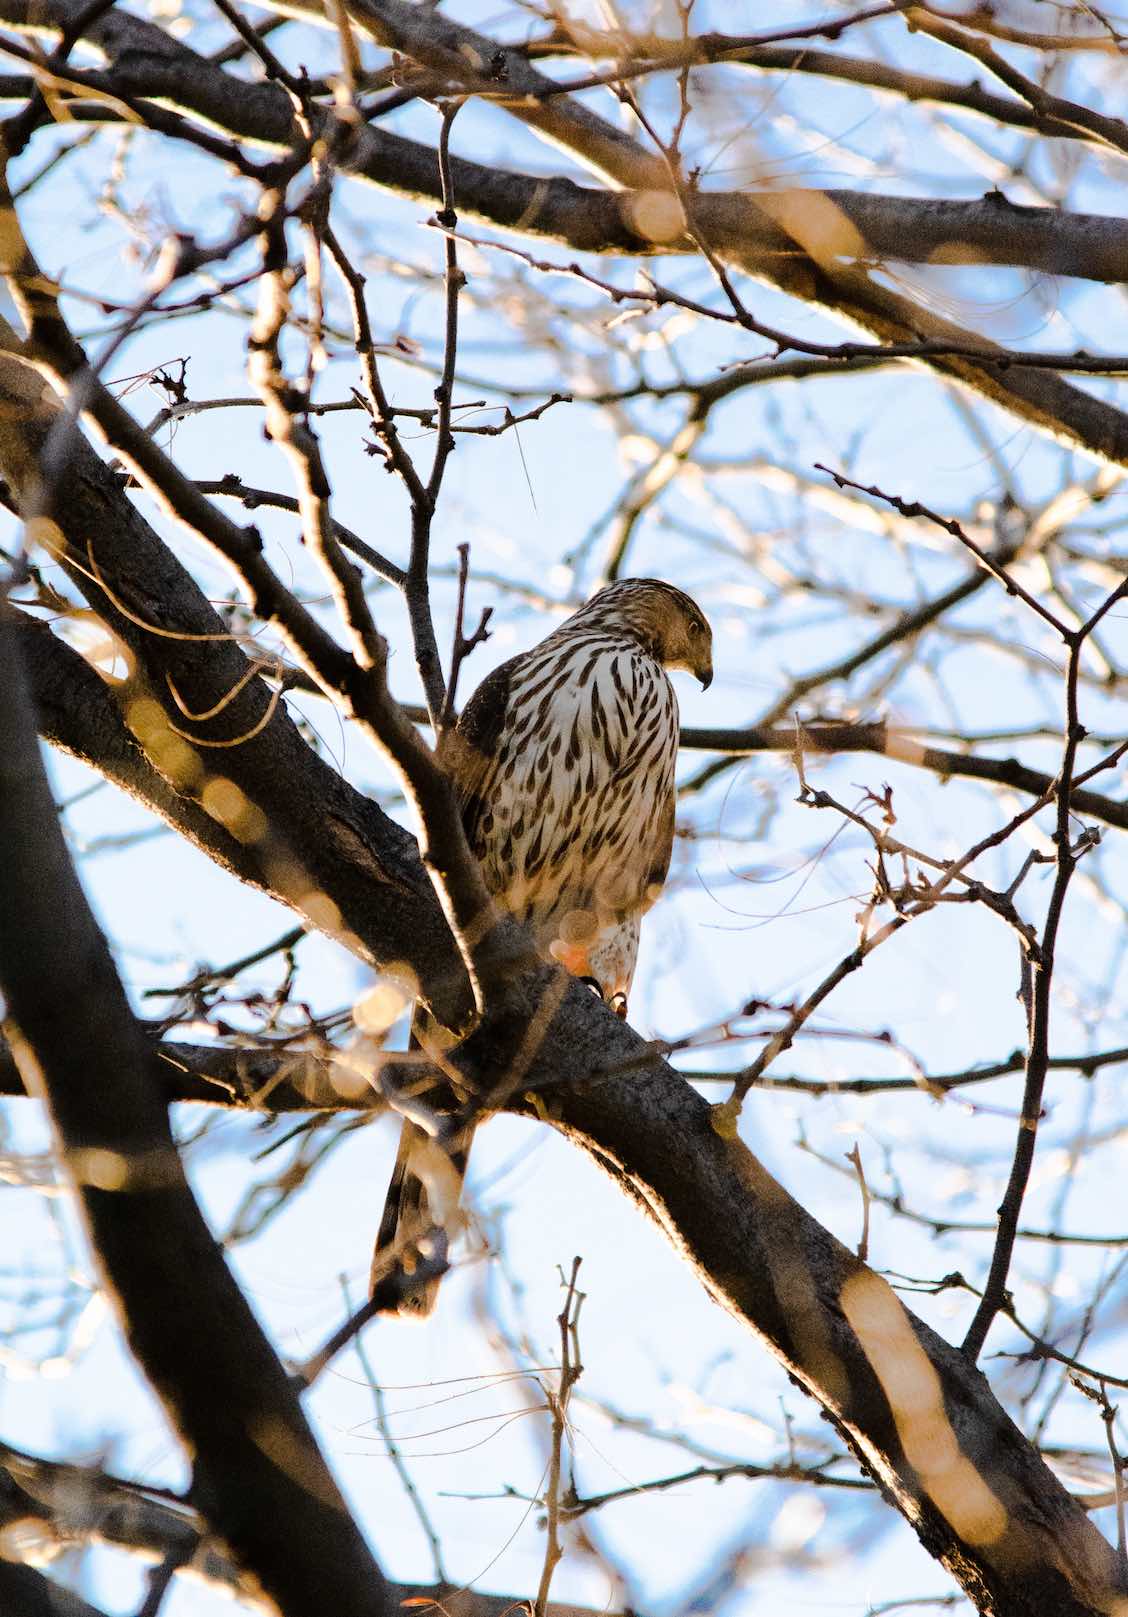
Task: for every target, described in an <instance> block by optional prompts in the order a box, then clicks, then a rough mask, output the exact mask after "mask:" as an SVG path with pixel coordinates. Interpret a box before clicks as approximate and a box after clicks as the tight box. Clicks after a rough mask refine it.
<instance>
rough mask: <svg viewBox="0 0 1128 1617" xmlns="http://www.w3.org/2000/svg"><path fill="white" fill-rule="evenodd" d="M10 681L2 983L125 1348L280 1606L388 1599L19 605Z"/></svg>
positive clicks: (242, 1553)
mask: <svg viewBox="0 0 1128 1617" xmlns="http://www.w3.org/2000/svg"><path fill="white" fill-rule="evenodd" d="M0 688H2V689H3V690H4V692H5V700H4V702H3V704H0V843H2V844H3V846H4V847H5V848H6V849H7V850H8V851H9V857H8V858H6V860H5V861H4V867H3V873H2V875H3V885H4V894H3V903H2V904H0V987H2V988H3V993H4V998H5V1002H6V1006H7V1012H8V1016H9V1018H10V1020H11V1022H12V1024H13V1025H14V1027H15V1029H16V1034H15V1052H16V1060H17V1063H18V1065H19V1067H20V1071H21V1073H22V1074H23V1077H24V1080H25V1082H27V1083H29V1084H32V1085H34V1087H35V1088H36V1089H37V1091H39V1092H40V1093H41V1094H42V1095H43V1097H44V1099H45V1100H46V1102H47V1105H48V1108H49V1111H50V1113H51V1118H52V1121H53V1123H54V1126H55V1130H56V1134H57V1137H58V1141H59V1146H60V1150H61V1153H62V1156H63V1160H64V1162H65V1164H66V1166H67V1169H68V1172H69V1174H70V1176H71V1178H72V1180H73V1182H74V1184H75V1188H76V1190H77V1192H78V1195H79V1199H80V1202H81V1205H82V1209H83V1213H84V1217H85V1219H86V1223H87V1227H88V1229H89V1232H90V1237H91V1241H92V1243H93V1247H94V1251H95V1254H96V1256H97V1259H98V1261H99V1264H100V1266H101V1268H102V1272H103V1275H104V1278H105V1283H106V1286H107V1290H108V1292H109V1294H110V1296H111V1297H112V1299H113V1301H114V1303H115V1306H116V1308H117V1310H118V1314H119V1316H120V1319H121V1322H122V1327H123V1329H124V1331H125V1334H126V1337H127V1339H128V1341H129V1344H130V1347H131V1348H132V1350H133V1352H134V1354H135V1355H136V1357H137V1359H138V1361H139V1363H140V1364H141V1365H142V1367H143V1368H144V1370H145V1372H146V1374H147V1375H148V1377H149V1379H150V1380H151V1382H152V1383H153V1386H154V1387H155V1388H156V1390H157V1392H158V1393H159V1395H160V1397H161V1398H162V1400H163V1402H164V1404H165V1407H166V1409H167V1410H168V1413H169V1416H170V1418H171V1419H172V1421H173V1423H174V1425H175V1426H176V1428H177V1430H178V1431H179V1433H180V1435H181V1437H182V1438H183V1440H184V1442H185V1444H186V1445H187V1448H188V1451H189V1453H190V1454H191V1455H192V1457H193V1464H194V1473H193V1495H194V1498H195V1500H196V1501H197V1503H198V1504H199V1507H200V1509H201V1510H202V1512H203V1514H204V1515H205V1516H206V1517H207V1518H208V1519H209V1520H210V1521H212V1522H214V1523H217V1524H220V1525H221V1527H222V1532H223V1535H224V1537H225V1538H226V1540H227V1541H228V1543H230V1545H231V1546H232V1549H233V1551H234V1552H235V1554H236V1556H237V1557H238V1558H239V1560H240V1561H242V1562H243V1564H244V1565H245V1566H246V1567H247V1568H248V1569H249V1570H250V1571H251V1572H252V1573H253V1574H254V1575H255V1576H256V1577H257V1578H258V1579H259V1581H260V1583H261V1584H262V1587H263V1588H264V1589H265V1590H266V1591H267V1592H268V1593H269V1594H270V1595H271V1597H272V1598H274V1599H275V1600H276V1601H277V1602H278V1604H279V1606H280V1607H281V1609H282V1610H283V1611H285V1612H286V1613H287V1617H300V1614H301V1613H308V1614H309V1617H314V1614H316V1613H321V1612H323V1611H324V1610H325V1607H326V1605H331V1606H333V1607H335V1608H336V1609H338V1610H342V1611H350V1612H356V1613H358V1614H362V1613H371V1614H372V1617H384V1614H385V1613H387V1612H388V1611H389V1610H390V1609H391V1607H390V1602H389V1598H388V1594H387V1591H386V1589H385V1586H384V1583H383V1579H382V1577H381V1575H380V1573H379V1570H378V1568H377V1567H376V1565H375V1563H374V1562H373V1561H372V1559H371V1557H370V1556H369V1554H368V1552H367V1549H366V1548H365V1545H364V1542H363V1540H362V1538H361V1536H360V1534H359V1532H358V1530H357V1528H356V1526H355V1524H354V1523H353V1521H352V1519H351V1517H350V1516H349V1513H348V1511H347V1509H346V1507H345V1504H344V1501H343V1499H342V1498H341V1496H340V1494H339V1493H338V1491H337V1488H336V1484H335V1483H334V1481H333V1478H332V1476H331V1474H330V1472H329V1469H328V1467H327V1466H326V1464H325V1461H324V1460H323V1459H322V1456H321V1453H320V1451H319V1450H318V1447H317V1445H316V1443H315V1441H314V1438H313V1435H312V1433H311V1432H310V1430H309V1427H308V1425H307V1424H306V1421H305V1419H304V1417H303V1415H302V1412H301V1409H300V1407H299V1405H298V1402H297V1398H296V1396H295V1394H294V1391H293V1387H292V1385H291V1383H290V1381H289V1379H288V1377H287V1376H286V1374H285V1372H284V1371H283V1369H282V1366H281V1365H280V1364H279V1362H278V1360H277V1358H276V1357H275V1355H274V1353H273V1352H272V1350H271V1348H270V1345H269V1343H268V1342H267V1340H266V1338H265V1336H264V1335H263V1333H262V1331H261V1329H260V1327H259V1325H258V1322H257V1321H256V1320H255V1318H254V1315H253V1314H252V1313H251V1310H250V1308H249V1307H248V1305H247V1303H246V1300H245V1299H244V1297H243V1295H242V1293H241V1292H240V1291H239V1288H238V1287H237V1286H236V1284H235V1282H234V1280H233V1278H232V1276H231V1273H230V1271H229V1269H228V1268H227V1265H226V1263H225V1262H224V1260H223V1257H222V1255H221V1253H220V1251H219V1249H218V1247H217V1246H216V1245H215V1242H214V1241H213V1239H212V1237H211V1234H210V1232H209V1231H208V1229H207V1226H206V1225H205V1223H204V1221H203V1218H202V1217H201V1215H200V1212H199V1209H198V1208H197V1206H196V1203H195V1200H194V1198H193V1196H192V1193H191V1191H190V1189H189V1188H188V1184H187V1181H186V1179H185V1178H184V1172H183V1169H182V1167H181V1164H180V1160H179V1157H178V1155H177V1152H176V1148H175V1146H174V1144H173V1140H172V1136H171V1133H170V1131H169V1125H168V1115H167V1111H166V1109H165V1106H164V1103H163V1100H162V1098H161V1096H160V1095H159V1093H158V1091H157V1088H156V1086H155V1085H154V1084H153V1083H152V1082H151V1079H150V1076H149V1074H150V1068H151V1064H152V1053H151V1048H150V1045H149V1043H148V1041H147V1040H146V1038H145V1036H144V1034H143V1032H142V1030H141V1029H140V1027H139V1026H138V1025H137V1023H136V1022H135V1021H134V1019H133V1016H132V1014H131V1013H130V1010H129V1007H128V1004H127V1002H126V999H125V995H124V992H123V990H122V987H121V983H120V981H119V980H118V977H117V974H116V972H115V970H114V967H113V962H112V960H111V958H110V954H109V950H108V948H107V946H106V943H105V940H104V938H103V937H102V934H101V932H100V931H99V930H98V927H97V924H96V922H95V921H94V918H93V916H92V914H91V913H90V910H89V907H88V906H87V904H86V900H85V897H84V895H83V893H82V890H81V888H80V887H79V885H78V881H77V879H76V877H75V875H74V871H73V869H72V867H71V865H70V861H69V859H68V858H67V853H66V848H65V845H64V843H63V838H62V833H61V830H60V828H59V825H58V822H57V819H56V816H55V813H54V805H53V804H52V801H51V796H50V792H49V790H48V787H47V782H46V777H45V775H44V773H43V768H42V764H41V762H40V759H39V756H38V746H37V742H36V737H35V729H34V726H33V724H32V720H31V707H30V695H29V692H28V690H27V686H26V683H25V681H24V676H23V671H22V667H21V664H20V661H19V655H18V640H17V636H16V635H15V634H14V633H13V631H12V627H11V623H10V619H9V609H8V608H7V606H6V605H5V606H4V607H2V608H0ZM60 1006H63V1007H65V1010H66V1014H65V1015H60ZM80 1029H81V1030H82V1032H81V1034H80V1033H79V1030H80ZM201 1342H206V1343H207V1348H208V1351H207V1353H206V1354H203V1353H201V1352H200V1351H199V1344H200V1343H201ZM217 1383H218V1384H219V1385H220V1386H222V1388H223V1397H222V1398H217V1397H216V1386H217Z"/></svg>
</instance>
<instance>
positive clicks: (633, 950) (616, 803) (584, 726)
mask: <svg viewBox="0 0 1128 1617" xmlns="http://www.w3.org/2000/svg"><path fill="white" fill-rule="evenodd" d="M712 645H713V639H712V634H711V632H710V629H709V625H708V623H707V622H706V621H705V618H704V617H703V616H702V614H701V612H700V610H699V609H698V607H697V606H696V604H695V603H694V602H693V601H692V600H690V598H689V596H688V595H686V594H684V593H683V592H682V591H681V590H679V589H675V588H674V586H673V585H672V584H664V583H662V582H661V581H660V580H659V579H656V578H627V579H622V580H620V581H619V582H618V583H615V584H609V585H608V586H607V587H606V588H605V589H602V590H600V591H599V592H598V593H597V594H596V595H593V596H592V598H591V600H590V601H588V603H587V605H586V606H582V607H581V608H580V609H579V611H578V612H574V613H573V614H572V616H571V617H570V618H568V619H567V621H566V622H565V623H563V624H561V626H560V628H559V629H556V630H555V631H554V632H553V633H552V634H550V635H549V636H548V637H547V639H545V640H542V641H541V642H540V644H539V645H537V646H534V647H533V649H532V650H531V651H526V652H522V653H521V655H520V656H517V657H513V658H511V659H510V660H509V662H506V663H502V665H501V667H500V668H496V669H495V670H494V671H493V673H492V674H490V675H488V677H487V678H486V679H485V680H484V681H483V682H482V684H481V685H480V686H479V688H478V690H477V691H476V692H475V694H474V695H473V697H471V699H470V701H469V702H468V703H467V705H466V708H465V711H464V712H463V714H462V716H461V718H460V719H459V721H458V725H457V727H456V729H455V731H454V733H453V736H452V738H451V746H450V750H449V752H448V753H447V754H446V760H447V766H448V768H449V770H450V773H451V776H452V779H453V781H454V784H455V789H456V791H457V793H458V798H459V803H460V805H461V808H462V818H463V824H464V825H465V828H466V836H467V840H468V842H469V844H470V846H471V848H472V849H473V850H474V853H475V854H476V856H477V858H478V860H479V862H480V863H481V866H482V873H483V875H484V877H485V881H486V886H487V887H488V888H489V889H490V892H491V893H492V894H493V895H494V897H495V898H496V899H497V901H498V903H499V904H500V905H501V906H502V907H503V908H504V909H506V910H508V911H509V913H510V914H511V915H514V916H516V917H517V919H518V920H520V921H523V922H524V923H525V924H526V925H527V926H528V927H529V928H530V929H531V931H532V933H533V936H534V937H535V939H536V943H537V947H538V949H539V950H540V952H541V953H542V954H543V955H544V956H545V957H546V958H548V959H552V960H558V961H559V962H560V963H561V964H562V965H563V966H564V967H565V968H566V969H567V970H568V971H570V972H571V973H572V974H573V975H574V976H576V977H579V978H581V979H582V980H583V981H584V982H586V983H588V984H589V985H590V986H591V987H592V988H593V989H594V990H595V991H596V992H597V993H598V994H600V995H601V996H602V998H603V999H604V1000H605V1001H606V1002H607V1004H608V1005H609V1006H611V1008H612V1009H613V1010H615V1011H616V1012H617V1014H618V1015H620V1016H625V1015H626V1010H627V996H628V994H629V993H630V987H631V980H632V978H633V977H634V969H635V961H636V959H637V956H638V935H639V923H640V921H641V920H642V917H643V915H645V913H646V911H647V910H648V909H649V908H650V906H651V905H652V904H653V903H654V901H655V899H656V898H657V897H658V894H659V893H660V892H661V890H662V884H663V882H664V881H665V879H666V872H667V870H668V868H669V863H670V852H671V849H672V846H673V837H674V764H675V761H676V758H677V750H678V705H677V699H676V697H675V696H674V691H673V687H672V686H671V684H670V681H669V680H668V679H667V677H666V673H665V670H666V669H667V668H684V669H687V670H688V671H689V672H690V673H692V674H695V675H696V676H697V678H698V679H699V680H700V681H701V684H702V686H704V687H707V686H708V685H709V683H710V681H711V680H712V677H713V660H712ZM436 1151H437V1148H436V1147H435V1146H434V1144H432V1143H431V1142H430V1141H428V1140H427V1137H426V1136H425V1135H423V1134H422V1133H421V1131H420V1130H419V1129H418V1128H416V1127H415V1125H413V1124H411V1123H408V1122H405V1123H404V1126H403V1134H402V1136H401V1139H400V1147H399V1154H398V1156H397V1158H396V1166H395V1170H394V1172H393V1175H392V1182H391V1185H390V1186H389V1189H388V1199H387V1202H386V1203H385V1207H384V1216H383V1219H382V1220H381V1224H380V1233H379V1235H378V1237H377V1242H376V1256H375V1259H374V1262H373V1296H374V1297H379V1295H380V1292H381V1287H382V1285H383V1284H385V1283H387V1281H388V1276H387V1274H386V1273H385V1271H387V1269H388V1264H387V1260H386V1258H385V1256H384V1254H385V1252H386V1249H387V1248H388V1247H389V1246H391V1245H392V1244H394V1243H395V1242H396V1240H397V1238H398V1232H399V1230H400V1227H401V1225H402V1227H403V1230H404V1234H405V1236H406V1237H407V1239H408V1240H410V1239H411V1237H412V1236H414V1235H418V1234H422V1233H423V1232H424V1231H425V1230H426V1229H427V1228H428V1227H429V1226H430V1224H431V1222H432V1215H431V1213H430V1212H429V1210H428V1203H427V1190H426V1189H425V1187H424V1184H423V1179H422V1177H421V1175H423V1176H426V1174H427V1169H426V1167H425V1166H424V1158H425V1156H426V1154H427V1153H428V1152H429V1153H430V1154H431V1164H432V1169H433V1166H434V1155H435V1153H436ZM413 1157H414V1158H415V1159H416V1163H415V1166H416V1169H417V1170H419V1171H413V1169H412V1158H413ZM453 1165H454V1174H455V1176H457V1179H458V1181H459V1182H460V1178H461V1174H462V1172H463V1170H464V1167H465V1152H463V1153H460V1154H459V1155H458V1156H457V1157H456V1158H454V1163H453ZM447 1177H448V1179H449V1178H453V1177H454V1176H452V1175H450V1174H449V1173H448V1175H447ZM431 1178H432V1190H433V1191H434V1189H435V1188H436V1187H435V1184H434V1174H433V1171H432V1174H431ZM448 1199H449V1198H448ZM435 1221H436V1222H441V1221H442V1220H441V1219H440V1218H436V1220H435ZM436 1291H437V1283H435V1284H432V1285H429V1286H427V1287H422V1288H420V1289H419V1290H417V1291H415V1292H413V1293H412V1294H411V1295H410V1297H409V1298H408V1299H407V1300H406V1301H405V1302H404V1303H403V1305H402V1311H403V1312H411V1313H415V1314H427V1313H430V1311H431V1308H432V1307H433V1306H434V1299H435V1293H436Z"/></svg>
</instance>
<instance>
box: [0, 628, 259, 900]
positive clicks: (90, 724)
mask: <svg viewBox="0 0 1128 1617" xmlns="http://www.w3.org/2000/svg"><path fill="white" fill-rule="evenodd" d="M12 623H13V627H14V628H15V629H16V630H17V631H18V633H19V638H20V650H21V655H22V657H23V663H24V669H25V671H26V674H27V679H28V683H29V685H30V687H31V692H32V699H33V702H34V705H35V711H36V715H37V719H38V726H39V733H40V735H41V736H42V737H43V739H44V740H45V741H49V742H50V743H51V745H52V746H54V747H58V748H59V750H60V751H61V752H66V753H69V754H70V756H71V757H72V758H78V759H80V760H81V762H82V763H84V764H87V765H88V766H89V767H90V768H91V769H95V770H97V772H98V773H99V774H100V775H102V776H104V777H105V779H106V780H108V781H111V782H112V783H113V784H114V785H115V786H118V787H120V788H121V790H122V791H124V792H128V793H129V795H130V796H131V797H133V798H136V800H137V801H138V802H139V803H143V804H144V806H145V807H146V808H147V809H150V810H151V811H152V812H153V813H154V814H158V815H159V816H160V818H161V819H162V820H164V822H165V823H166V825H170V826H171V827H172V829H173V830H174V831H179V832H180V834H181V836H183V837H186V838H187V840H188V841H189V842H191V843H193V844H194V845H195V846H196V847H197V848H200V849H201V850H202V851H203V852H204V853H206V854H207V855H208V857H209V858H210V859H214V860H215V862H216V864H218V865H221V866H222V867H223V869H224V870H229V871H230V872H231V873H232V875H235V876H238V877H239V879H240V881H245V882H248V883H250V884H251V885H252V886H256V887H264V886H265V885H266V884H265V882H264V879H263V872H262V869H261V866H260V865H259V863H258V861H257V860H256V859H254V858H253V856H251V855H250V854H248V851H247V849H246V848H245V847H244V845H243V844H242V843H241V842H240V841H239V840H238V839H237V838H236V837H233V836H232V835H231V833H230V832H229V831H227V830H225V828H224V827H223V825H222V824H221V823H220V822H219V821H218V820H216V819H213V817H212V816H211V815H210V814H207V813H205V811H204V810H203V809H202V808H201V807H200V805H199V803H197V802H196V801H194V800H193V799H192V798H191V797H186V796H184V795H183V794H182V793H181V792H178V791H176V789H175V788H174V787H173V786H172V785H171V784H170V783H169V781H168V780H166V778H165V777H164V776H163V775H162V774H161V773H160V771H159V770H158V769H156V768H154V766H153V764H152V763H151V762H150V760H149V759H148V758H147V757H146V755H145V752H144V749H143V748H142V747H141V745H140V744H139V742H138V741H137V738H136V737H135V736H134V735H133V734H132V732H131V731H130V729H129V727H128V726H127V724H126V722H125V720H124V719H123V717H122V713H121V708H120V707H119V705H118V703H117V701H116V700H115V697H114V692H113V688H112V686H111V685H110V684H109V683H108V682H107V681H106V680H104V679H103V678H102V677H101V676H100V675H99V674H98V673H96V671H95V670H94V669H93V668H91V666H90V664H89V663H88V662H87V661H86V660H85V658H83V657H81V656H80V655H79V653H78V652H77V651H75V650H73V648H72V647H70V646H68V645H67V644H66V642H65V641H63V640H61V639H60V638H59V636H58V635H56V634H53V633H52V632H51V630H50V629H49V628H48V627H47V625H46V624H45V623H42V622H40V621H39V620H37V619H35V618H32V617H29V616H27V615H26V614H25V613H22V612H21V613H18V614H17V613H13V617H12Z"/></svg>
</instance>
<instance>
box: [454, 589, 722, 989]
mask: <svg viewBox="0 0 1128 1617" xmlns="http://www.w3.org/2000/svg"><path fill="white" fill-rule="evenodd" d="M631 586H639V587H642V588H645V589H647V590H653V591H658V590H664V589H669V587H668V586H661V585H658V584H652V583H651V581H649V580H631V581H628V583H627V584H624V585H612V586H611V587H610V588H609V589H608V590H605V591H603V592H601V594H600V595H599V596H596V597H595V598H594V601H593V602H592V603H589V606H588V607H587V608H581V610H580V612H579V613H577V614H576V615H575V616H574V617H573V618H571V619H569V620H568V622H567V623H565V624H564V625H563V626H562V627H561V628H560V629H558V630H556V632H555V633H554V634H551V635H550V636H549V637H548V638H547V639H546V640H544V641H542V642H541V644H540V645H539V646H536V647H534V648H533V650H532V651H529V652H526V653H524V654H523V655H522V656H520V657H515V658H513V659H512V660H511V661H510V662H508V663H505V664H503V665H502V667H501V668H499V669H496V670H495V671H494V673H493V674H491V675H490V676H489V677H488V678H487V679H486V680H485V681H484V683H483V685H482V686H481V687H480V689H479V690H478V692H477V693H476V694H475V696H474V697H473V699H472V700H471V701H470V703H469V704H468V705H467V708H466V711H465V713H464V714H463V716H462V719H461V720H460V721H459V725H458V731H457V732H456V738H455V745H454V747H453V748H452V752H451V765H452V772H453V774H454V777H455V780H456V782H457V784H458V786H459V790H460V795H461V798H462V804H463V815H464V821H465V825H466V832H467V836H468V838H469V841H470V845H471V847H472V848H473V849H474V852H475V853H476V855H477V856H478V859H479V860H480V862H481V865H482V870H483V874H484V876H485V879H486V885H487V886H488V887H489V889H490V891H491V892H492V893H493V894H494V896H495V897H496V898H497V899H498V901H499V903H501V904H502V905H503V906H504V907H505V908H506V909H507V910H509V911H510V913H512V914H513V915H515V916H517V917H518V918H519V919H520V920H522V921H525V922H526V923H527V924H528V925H530V926H531V927H532V929H533V931H534V934H535V936H536V939H537V944H538V947H539V948H540V949H541V951H542V952H543V953H544V954H545V955H550V956H552V957H553V958H556V959H558V960H561V961H562V962H563V964H564V965H565V966H566V967H567V968H568V969H569V970H570V971H572V972H573V973H575V974H576V975H577V976H584V977H591V978H593V979H594V980H595V981H596V982H597V983H598V984H599V986H600V989H601V991H602V993H603V996H604V998H605V999H607V1000H608V1001H609V1002H610V1001H614V1000H616V999H618V1001H619V1002H620V1004H623V1003H625V997H626V994H627V992H628V991H629V988H630V984H631V978H632V977H633V974H634V967H635V959H636V956H637V952H638V929H639V921H640V919H641V917H642V916H643V915H644V914H645V912H646V911H647V910H648V909H649V908H650V906H651V905H652V904H653V902H654V900H655V899H656V898H657V896H658V894H659V892H660V890H661V887H662V883H663V881H664V880H665V876H666V871H667V868H668V865H669V860H670V851H671V847H672V843H673V830H674V765H675V762H676V758H677V748H678V708H677V700H676V697H675V695H674V691H673V687H672V686H671V684H670V681H669V679H668V678H667V676H666V672H665V669H664V668H663V666H662V663H661V661H659V658H658V656H657V655H655V650H656V649H657V648H656V646H655V645H653V644H652V642H651V639H650V637H649V636H648V631H647V624H648V622H649V620H648V619H646V618H645V617H641V618H640V617H637V616H632V615H631V613H630V612H629V611H626V610H624V609H623V608H624V606H633V605H637V604H638V603H637V602H636V600H635V596H634V594H632V593H631ZM636 593H640V592H636ZM672 593H673V594H675V595H679V596H680V592H672ZM620 596H622V597H623V599H622V601H620V600H619V599H618V597H620ZM640 598H641V595H640ZM681 600H683V601H686V602H687V603H688V606H689V608H691V609H692V611H693V612H694V613H696V612H697V609H696V607H694V606H693V603H692V602H688V598H687V597H684V596H682V597H681ZM660 604H662V603H661V601H660ZM616 607H618V610H616ZM697 616H698V617H700V614H697ZM702 622H703V620H702ZM704 633H705V635H706V637H707V635H708V631H707V628H706V629H705V630H704ZM706 649H707V646H706Z"/></svg>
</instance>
